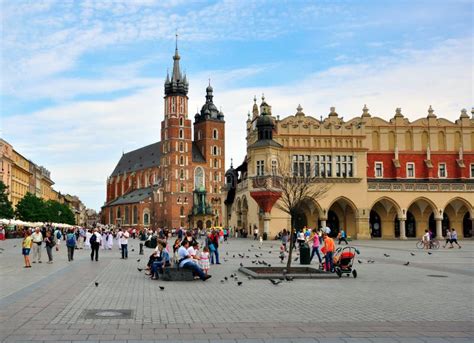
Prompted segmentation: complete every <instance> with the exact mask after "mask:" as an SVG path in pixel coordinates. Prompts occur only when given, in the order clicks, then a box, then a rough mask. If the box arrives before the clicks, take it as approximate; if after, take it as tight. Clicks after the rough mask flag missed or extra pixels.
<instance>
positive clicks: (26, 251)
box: [21, 229, 33, 268]
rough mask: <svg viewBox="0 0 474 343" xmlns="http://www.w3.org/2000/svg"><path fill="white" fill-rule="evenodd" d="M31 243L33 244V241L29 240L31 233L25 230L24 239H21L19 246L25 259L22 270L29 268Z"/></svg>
mask: <svg viewBox="0 0 474 343" xmlns="http://www.w3.org/2000/svg"><path fill="white" fill-rule="evenodd" d="M32 243H33V241H32V240H31V232H30V230H29V229H28V230H26V235H25V238H23V242H22V244H21V247H22V254H23V258H24V259H25V267H24V268H31V264H30V250H31V244H32Z"/></svg>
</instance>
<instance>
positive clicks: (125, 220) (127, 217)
mask: <svg viewBox="0 0 474 343" xmlns="http://www.w3.org/2000/svg"><path fill="white" fill-rule="evenodd" d="M129 220H130V213H129V208H128V206H125V219H124V223H125V224H128V223H129Z"/></svg>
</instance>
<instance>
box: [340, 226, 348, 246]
mask: <svg viewBox="0 0 474 343" xmlns="http://www.w3.org/2000/svg"><path fill="white" fill-rule="evenodd" d="M337 238H339V242H338V243H337V244H341V242H346V245H348V244H349V243H347V237H346V231H344V229H341V230H340V231H339V233H338V235H337Z"/></svg>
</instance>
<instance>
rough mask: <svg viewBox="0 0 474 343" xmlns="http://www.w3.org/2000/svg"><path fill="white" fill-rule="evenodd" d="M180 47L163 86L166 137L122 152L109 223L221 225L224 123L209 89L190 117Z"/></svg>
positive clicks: (111, 182) (110, 191)
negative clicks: (181, 66) (170, 73)
mask: <svg viewBox="0 0 474 343" xmlns="http://www.w3.org/2000/svg"><path fill="white" fill-rule="evenodd" d="M180 58H181V57H180V55H179V53H178V48H177V47H176V50H175V54H174V56H173V72H172V75H171V77H170V76H169V75H167V76H166V81H165V84H164V91H165V97H164V115H163V120H162V121H161V140H160V141H159V142H156V143H153V144H151V145H148V146H145V147H143V148H140V149H137V150H134V151H131V152H128V153H126V154H123V156H122V158H121V159H120V161H119V162H118V164H117V166H116V167H115V169H114V171H113V172H112V174H111V175H110V177H109V178H108V180H107V198H106V203H105V205H104V206H103V207H102V213H103V215H102V218H103V219H102V220H103V221H104V224H114V225H120V226H125V227H137V228H142V227H155V228H157V227H168V228H177V227H200V228H202V227H211V226H217V225H220V224H221V223H222V201H221V196H222V195H221V188H222V187H221V186H222V184H223V182H224V158H225V144H224V142H225V125H224V124H225V122H224V115H223V113H222V112H221V111H219V110H218V109H217V107H216V106H215V105H214V102H213V97H214V96H213V88H212V87H211V85H210V84H209V86H208V87H207V88H206V96H205V99H206V100H205V103H204V105H203V106H202V108H201V111H200V112H199V113H196V115H195V116H194V123H193V122H192V120H191V119H190V118H189V117H188V96H187V94H188V87H189V84H188V80H187V77H186V75H185V74H183V73H182V72H181V69H180V63H179V61H180Z"/></svg>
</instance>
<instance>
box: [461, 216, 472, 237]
mask: <svg viewBox="0 0 474 343" xmlns="http://www.w3.org/2000/svg"><path fill="white" fill-rule="evenodd" d="M462 234H463V236H464V238H471V237H472V220H471V218H470V217H469V212H466V214H465V215H464V218H463V219H462Z"/></svg>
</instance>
